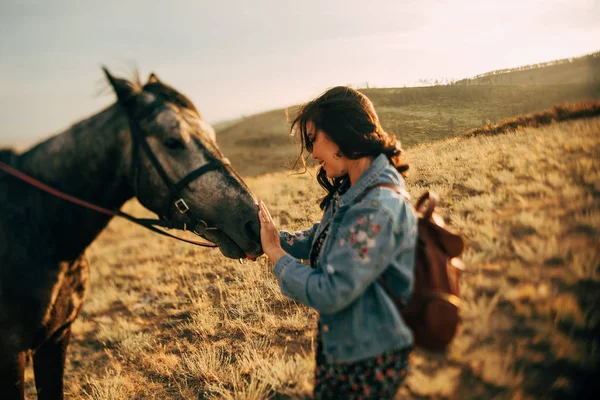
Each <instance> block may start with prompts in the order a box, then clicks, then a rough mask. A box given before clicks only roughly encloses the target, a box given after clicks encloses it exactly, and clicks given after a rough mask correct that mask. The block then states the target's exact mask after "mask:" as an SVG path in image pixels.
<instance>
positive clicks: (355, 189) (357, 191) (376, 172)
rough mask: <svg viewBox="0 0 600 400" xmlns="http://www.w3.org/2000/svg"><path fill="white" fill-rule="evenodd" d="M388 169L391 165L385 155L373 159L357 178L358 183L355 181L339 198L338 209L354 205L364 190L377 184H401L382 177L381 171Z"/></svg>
mask: <svg viewBox="0 0 600 400" xmlns="http://www.w3.org/2000/svg"><path fill="white" fill-rule="evenodd" d="M388 167H391V164H390V162H389V160H388V158H387V157H386V156H385V154H380V155H378V156H377V157H375V158H374V159H373V162H372V163H371V165H370V166H369V168H367V169H366V170H365V172H363V173H362V175H361V176H360V177H359V178H358V181H356V183H355V184H354V185H352V186H351V187H350V188H349V189H348V190H347V191H346V193H344V194H342V195H341V196H340V202H339V205H340V207H343V206H345V205H349V204H352V203H354V201H355V200H356V199H357V198H358V197H359V196H360V195H361V194H362V193H363V192H364V191H365V190H367V189H368V188H370V187H372V186H374V185H376V184H378V183H381V182H384V181H389V182H391V183H398V184H401V183H400V182H396V179H391V177H389V178H388V177H386V178H387V179H386V178H383V177H382V173H383V171H384V170H385V169H386V168H388ZM391 168H393V167H391ZM382 178H383V179H382Z"/></svg>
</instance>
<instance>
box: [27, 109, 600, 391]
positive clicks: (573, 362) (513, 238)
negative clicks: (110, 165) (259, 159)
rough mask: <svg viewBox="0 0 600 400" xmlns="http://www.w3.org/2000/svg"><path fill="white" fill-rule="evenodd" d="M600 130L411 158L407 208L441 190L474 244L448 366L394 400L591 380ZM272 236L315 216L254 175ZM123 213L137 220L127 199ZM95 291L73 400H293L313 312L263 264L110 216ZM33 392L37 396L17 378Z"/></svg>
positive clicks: (433, 361) (565, 131)
mask: <svg viewBox="0 0 600 400" xmlns="http://www.w3.org/2000/svg"><path fill="white" fill-rule="evenodd" d="M598 132H600V119H598V118H596V119H588V120H578V121H574V122H567V123H561V124H554V125H550V126H547V127H543V128H538V129H531V128H527V129H523V130H520V131H518V132H516V133H515V132H511V133H506V134H502V135H497V136H477V137H472V138H453V139H449V140H446V141H443V142H439V143H434V144H427V145H420V146H416V147H414V148H412V149H410V150H408V151H407V152H406V158H407V160H408V161H409V163H410V164H411V170H410V175H409V178H408V185H409V189H410V191H411V194H412V195H413V199H415V198H416V197H417V196H418V195H419V194H420V193H421V192H422V191H423V190H426V189H432V190H435V191H437V192H438V193H439V194H440V195H441V198H442V201H441V205H440V211H441V213H442V214H443V215H444V217H445V218H446V220H447V221H449V222H450V223H451V226H452V227H453V228H455V229H457V230H459V231H460V232H462V233H463V234H464V236H465V238H466V240H467V243H468V248H467V251H466V252H465V254H464V257H463V259H464V261H465V262H466V264H467V266H468V270H467V272H466V273H465V274H463V276H462V281H461V295H462V298H463V307H462V309H461V317H462V321H463V323H462V326H461V328H460V331H459V334H458V336H457V337H456V340H455V341H454V343H453V344H452V346H451V348H450V349H449V351H448V353H447V354H446V355H442V356H440V355H432V354H428V353H424V352H420V351H417V352H415V353H414V354H413V355H412V365H413V368H412V372H411V374H410V375H409V377H408V379H407V381H406V385H405V386H404V387H403V388H402V390H401V392H400V393H399V398H407V399H411V398H413V399H417V398H419V399H420V398H458V399H463V398H465V399H469V398H486V399H487V398H497V399H512V398H521V399H537V398H548V397H551V396H557V397H560V396H561V395H562V396H567V397H568V396H570V395H573V394H574V393H576V390H577V388H578V386H577V385H581V384H583V383H582V382H584V381H583V379H584V377H585V376H586V374H587V375H589V374H590V373H591V372H593V371H594V370H596V369H597V368H598V363H597V360H598V359H599V358H600V357H599V356H600V354H599V351H600V350H599V349H600V348H599V347H598V341H597V338H595V337H594V336H593V335H592V333H593V332H594V329H598V324H599V321H600V316H599V314H598V309H599V308H598V304H599V302H598V299H599V298H598V294H597V293H600V291H599V289H600V283H599V282H600V277H599V273H600V271H599V270H598V266H599V265H600V228H599V227H600V202H599V200H598V199H599V197H600V183H599V182H600V166H599V164H598V160H600V135H598ZM246 182H247V183H248V185H249V186H250V188H251V189H252V191H253V192H254V193H255V194H256V195H257V197H258V198H260V199H263V200H264V201H265V203H266V204H267V205H268V206H269V209H270V210H271V213H272V214H273V216H274V219H275V220H276V222H277V224H278V225H279V226H280V227H281V228H285V229H289V230H296V229H300V228H305V227H307V226H308V225H309V224H310V223H311V222H312V221H315V220H318V219H319V217H320V210H319V208H318V205H317V203H318V199H319V197H320V196H321V193H322V192H321V191H320V189H319V187H318V186H317V184H316V182H315V180H314V170H311V171H310V174H305V175H291V174H290V173H289V172H279V173H272V174H267V175H263V176H259V177H249V178H247V179H246ZM126 211H128V212H133V213H134V214H137V215H143V214H145V213H147V212H146V211H144V210H143V209H142V208H141V206H140V205H139V204H138V203H137V202H135V201H131V202H129V203H128V204H127V205H126ZM88 257H89V258H90V261H91V264H92V275H91V280H92V287H91V290H90V293H89V295H88V299H87V301H86V303H85V306H84V310H83V313H82V317H81V318H79V319H78V320H77V321H76V322H75V324H74V330H73V339H72V344H71V346H70V347H69V355H68V361H67V370H66V386H67V393H68V397H69V398H71V399H95V400H108V399H197V398H215V399H217V398H218V399H221V398H225V399H264V398H303V397H306V396H308V395H309V394H310V392H311V390H312V374H313V368H314V360H313V347H312V346H313V339H314V334H315V328H316V314H315V312H314V311H312V310H310V309H308V308H307V307H305V306H303V305H300V304H297V303H295V302H293V301H291V300H289V299H287V298H286V297H284V296H283V295H281V293H280V291H279V288H278V285H277V282H276V280H275V278H274V276H273V274H272V272H271V265H270V264H269V263H268V262H267V260H266V259H265V258H260V259H258V260H257V261H256V262H245V263H244V264H242V265H240V264H239V263H238V262H237V261H235V260H229V259H226V258H224V257H222V256H221V255H220V254H219V253H218V251H216V250H211V249H202V248H194V247H191V246H189V245H187V244H184V243H179V242H175V241H172V240H170V239H164V238H160V237H157V236H155V235H153V234H152V233H149V232H147V231H145V230H142V229H140V228H138V227H136V226H134V225H132V224H130V223H129V222H127V221H124V220H117V219H115V220H113V221H112V222H111V224H110V225H109V227H108V228H107V229H106V230H105V231H104V232H103V233H102V234H101V235H100V237H99V239H98V240H97V241H96V242H95V243H94V244H93V245H92V246H91V248H90V249H89V251H88ZM27 385H28V393H29V394H32V393H33V392H34V390H35V389H34V388H33V382H32V374H31V372H30V371H28V374H27Z"/></svg>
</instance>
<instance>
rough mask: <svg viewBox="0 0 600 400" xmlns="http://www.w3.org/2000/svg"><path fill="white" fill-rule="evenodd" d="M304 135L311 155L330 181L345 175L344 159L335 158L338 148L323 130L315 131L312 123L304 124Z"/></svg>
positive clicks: (340, 157)
mask: <svg viewBox="0 0 600 400" xmlns="http://www.w3.org/2000/svg"><path fill="white" fill-rule="evenodd" d="M306 135H307V136H308V139H309V141H310V142H311V143H312V152H311V155H312V156H313V158H314V159H315V160H317V161H318V162H319V164H320V165H321V167H323V169H324V170H325V172H326V173H327V177H328V178H330V179H333V178H339V177H341V176H343V175H344V174H346V172H347V169H346V157H344V156H339V157H338V156H336V155H335V154H336V153H337V152H338V151H339V149H340V148H339V146H338V145H337V144H335V143H334V142H333V141H332V140H331V139H330V138H329V136H327V134H326V133H325V132H324V131H323V130H320V129H319V130H316V129H315V125H314V124H313V123H312V121H309V122H308V123H307V124H306Z"/></svg>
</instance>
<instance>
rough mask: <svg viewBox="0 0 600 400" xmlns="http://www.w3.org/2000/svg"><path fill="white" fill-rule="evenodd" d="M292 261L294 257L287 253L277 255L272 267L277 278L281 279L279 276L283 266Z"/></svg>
mask: <svg viewBox="0 0 600 400" xmlns="http://www.w3.org/2000/svg"><path fill="white" fill-rule="evenodd" d="M294 261H296V259H295V258H294V257H292V256H290V255H289V254H284V255H283V256H281V257H279V260H277V262H276V263H275V266H274V267H273V273H274V274H275V276H276V277H277V279H279V280H281V276H282V274H283V270H284V269H285V267H287V266H288V265H290V264H291V263H293V262H294Z"/></svg>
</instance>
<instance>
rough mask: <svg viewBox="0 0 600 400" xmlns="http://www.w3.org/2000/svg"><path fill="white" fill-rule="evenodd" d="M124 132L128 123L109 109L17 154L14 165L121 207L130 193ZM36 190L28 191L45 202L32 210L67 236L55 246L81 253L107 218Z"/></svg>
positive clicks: (85, 196) (83, 196)
mask: <svg viewBox="0 0 600 400" xmlns="http://www.w3.org/2000/svg"><path fill="white" fill-rule="evenodd" d="M126 131H127V119H126V118H125V117H124V116H123V115H122V114H121V113H120V112H118V111H117V109H116V107H114V106H113V107H110V108H108V109H106V110H104V111H102V112H100V113H99V114H97V115H94V116H92V117H91V118H89V119H87V120H84V121H82V122H79V123H77V124H76V125H74V126H73V127H71V128H70V129H68V130H67V131H65V132H63V133H61V134H59V135H57V136H55V137H53V138H51V139H49V140H47V141H45V142H43V143H41V144H39V145H37V146H36V147H34V148H33V149H31V150H29V151H28V152H26V153H24V154H22V155H20V156H19V158H18V163H17V167H18V168H19V169H20V170H22V171H23V172H25V173H27V174H29V175H31V176H33V177H35V178H36V179H38V180H40V181H42V182H44V183H46V184H48V185H50V186H52V187H54V188H56V189H58V190H61V191H63V192H65V193H67V194H69V195H72V196H75V197H78V198H80V199H82V200H85V201H88V202H91V203H94V204H97V205H100V206H102V207H105V208H109V209H119V208H120V207H121V206H122V205H123V204H124V203H125V201H127V200H128V199H129V198H131V197H132V195H133V193H132V192H131V189H130V185H128V183H127V171H126V167H125V165H126V164H127V163H126V162H125V157H126V155H125V153H124V152H125V150H124V149H123V147H124V139H125V138H126V137H127V133H126ZM36 190H37V189H36ZM36 190H33V191H32V190H30V191H29V192H30V193H31V194H33V195H34V196H39V198H40V199H43V200H40V202H39V203H38V204H37V207H36V208H37V210H35V211H34V210H32V212H33V213H34V215H35V216H37V217H38V218H37V219H38V221H43V222H42V223H43V224H44V225H45V227H46V228H47V229H48V230H49V231H56V232H57V235H58V236H60V235H65V238H64V240H65V243H57V246H58V247H59V248H63V247H65V246H66V247H67V248H68V249H67V250H68V251H67V252H75V253H77V252H81V251H83V250H84V249H85V247H87V245H89V243H91V241H92V240H93V239H94V238H95V237H96V236H97V235H98V233H100V231H101V230H102V229H103V228H104V227H105V226H106V224H107V223H108V221H109V220H110V219H111V217H110V216H107V215H104V214H100V213H97V212H95V211H91V210H88V209H86V208H83V207H80V206H76V205H73V204H71V203H69V202H67V201H65V200H62V199H58V198H55V197H50V196H47V195H45V194H42V193H41V192H39V191H36ZM75 223H76V226H74V224H75ZM66 236H70V237H66ZM57 240H58V241H59V242H60V240H62V237H61V238H58V239H57Z"/></svg>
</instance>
